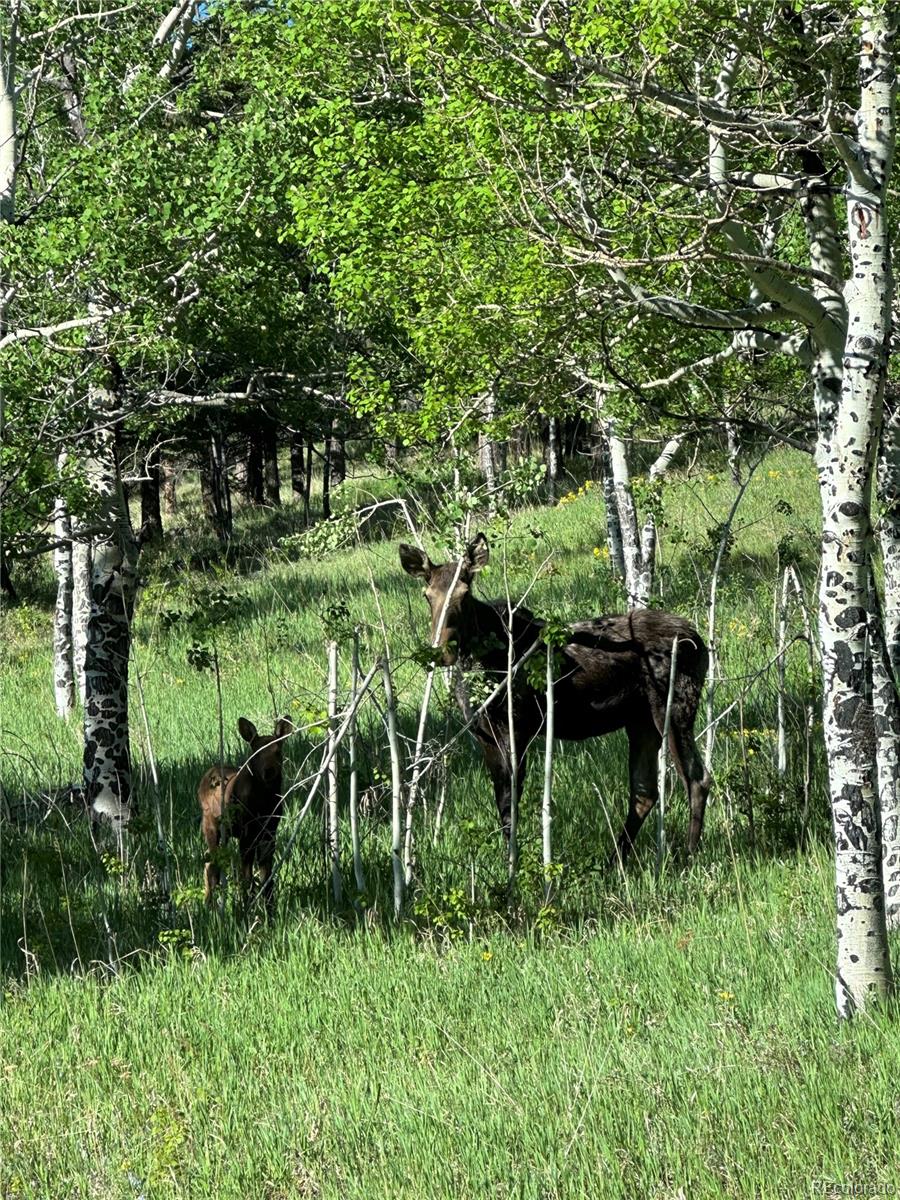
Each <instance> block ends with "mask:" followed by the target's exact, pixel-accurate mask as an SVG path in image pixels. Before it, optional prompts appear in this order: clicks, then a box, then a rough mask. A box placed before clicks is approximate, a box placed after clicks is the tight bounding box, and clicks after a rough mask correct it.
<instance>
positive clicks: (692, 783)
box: [669, 724, 712, 858]
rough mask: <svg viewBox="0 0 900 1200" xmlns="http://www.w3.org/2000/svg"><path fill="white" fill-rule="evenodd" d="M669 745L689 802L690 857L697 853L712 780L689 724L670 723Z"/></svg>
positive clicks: (688, 852)
mask: <svg viewBox="0 0 900 1200" xmlns="http://www.w3.org/2000/svg"><path fill="white" fill-rule="evenodd" d="M669 748H670V750H671V752H672V759H673V761H674V763H675V766H676V768H677V770H678V774H679V775H680V776H681V778H682V781H683V783H684V787H685V790H686V792H687V794H688V800H689V801H690V806H691V819H690V823H689V824H688V836H687V854H688V858H692V857H693V856H694V855H695V854H696V853H697V847H698V846H699V844H700V835H701V834H702V833H703V818H704V816H705V814H706V798H707V796H708V795H709V789H710V785H711V782H712V781H711V780H710V777H709V772H708V771H707V769H706V765H705V764H704V762H703V759H702V758H701V756H700V751H699V750H698V749H697V743H696V742H695V741H694V734H693V731H692V730H691V729H690V728H689V727H685V726H684V725H680V724H673V725H672V728H671V730H670V732H669Z"/></svg>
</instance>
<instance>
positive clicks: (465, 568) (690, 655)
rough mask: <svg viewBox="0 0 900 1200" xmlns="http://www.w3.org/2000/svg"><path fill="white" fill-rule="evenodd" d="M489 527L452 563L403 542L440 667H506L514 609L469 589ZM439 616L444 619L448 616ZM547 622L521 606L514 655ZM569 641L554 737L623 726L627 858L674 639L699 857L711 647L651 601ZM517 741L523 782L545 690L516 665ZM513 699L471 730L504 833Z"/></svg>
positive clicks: (678, 729)
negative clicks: (703, 700)
mask: <svg viewBox="0 0 900 1200" xmlns="http://www.w3.org/2000/svg"><path fill="white" fill-rule="evenodd" d="M488 555H489V550H488V544H487V539H486V538H485V536H484V534H483V533H479V534H478V535H477V537H476V538H475V539H474V541H472V542H470V543H469V545H468V546H467V547H466V550H465V553H464V554H463V556H462V559H461V560H459V561H457V562H448V563H439V564H435V563H433V562H432V561H431V559H430V558H429V557H428V555H427V554H426V553H425V552H424V551H423V550H419V549H418V548H416V547H415V546H407V545H401V546H400V563H401V565H402V567H403V569H404V570H405V571H406V572H407V574H409V575H413V576H415V577H416V578H417V579H421V580H423V582H424V584H425V587H424V589H423V591H424V594H425V598H426V600H427V601H428V604H429V606H430V608H431V617H432V643H433V644H434V645H436V646H438V647H439V648H440V649H441V650H442V652H443V662H444V665H445V666H452V664H453V663H455V662H456V660H457V657H458V656H460V655H462V656H464V657H471V658H474V659H476V660H477V661H478V662H479V663H480V664H481V666H482V667H483V668H484V669H485V670H486V671H488V672H494V673H498V674H505V673H506V670H507V665H508V663H507V654H508V647H509V638H510V631H509V606H508V604H507V602H506V601H505V600H494V601H489V602H486V601H484V600H479V599H477V598H476V597H475V596H474V595H473V594H472V582H473V580H474V577H475V575H476V574H477V572H478V571H480V570H481V568H482V567H484V566H485V565H486V564H487V561H488ZM442 616H443V625H442V624H441V618H442ZM543 624H544V623H543V621H541V620H540V618H538V617H536V616H534V614H533V613H531V612H529V611H528V609H526V608H521V607H520V608H518V609H515V610H514V613H513V618H512V641H513V652H514V657H515V661H517V662H518V661H519V660H520V659H521V657H522V656H523V655H524V654H525V653H526V652H527V650H528V648H529V647H531V646H532V645H534V643H535V641H536V640H537V639H539V638H540V633H541V629H542V628H543ZM570 629H571V641H569V642H568V643H567V644H566V645H565V646H564V647H563V648H562V656H563V659H564V666H563V668H562V669H561V670H560V672H559V674H558V678H557V681H556V685H555V697H554V701H555V702H554V710H553V715H554V728H555V732H556V736H557V737H560V738H563V739H564V740H567V741H583V740H584V739H585V738H590V737H598V736H600V735H601V734H604V733H611V732H612V731H613V730H615V729H625V730H626V732H627V733H628V743H629V756H628V767H629V775H630V785H631V786H630V793H631V795H630V802H629V806H628V816H627V818H626V820H625V825H624V828H623V829H622V833H621V835H620V836H619V839H618V857H619V860H620V861H624V860H625V858H626V857H627V855H628V853H629V851H630V850H631V849H632V847H633V845H634V840H635V838H636V837H637V834H638V831H639V830H640V828H641V825H642V824H643V822H644V819H645V818H646V816H647V814H648V813H649V812H650V811H651V809H652V808H653V806H654V804H655V803H656V801H657V799H658V795H659V793H658V786H657V762H658V759H657V755H658V752H659V748H660V745H661V743H662V730H663V723H664V720H665V711H666V701H667V697H668V690H669V675H670V671H671V660H672V644H673V641H674V639H675V638H676V637H677V638H678V652H677V662H676V670H677V674H676V678H675V691H674V696H673V700H672V709H671V714H670V726H669V730H670V734H669V742H670V747H671V753H672V758H673V760H674V762H675V765H676V767H677V769H678V773H679V774H680V776H681V778H682V780H683V781H684V785H685V788H686V789H687V792H688V797H689V799H690V808H691V816H690V824H689V828H688V838H687V849H688V855H692V854H693V853H694V852H695V851H696V849H697V845H698V843H699V841H700V834H701V833H702V831H703V816H704V812H705V810H706V798H707V795H708V794H709V788H710V779H709V776H708V774H707V772H706V767H705V766H704V763H703V759H702V758H701V757H700V754H699V752H698V750H697V746H696V743H695V741H694V733H693V729H694V718H695V717H696V714H697V705H698V703H699V700H700V692H701V690H702V688H703V682H704V680H705V678H706V669H707V665H708V660H709V655H708V652H707V649H706V646H705V645H704V643H703V641H702V639H701V638H700V635H699V634H698V633H697V631H696V629H694V627H693V626H692V625H691V624H690V623H689V622H687V621H685V620H684V618H683V617H679V616H675V615H674V614H673V613H666V612H659V611H658V610H655V609H635V610H633V611H632V612H629V613H624V614H619V615H614V616H606V617H595V618H593V619H592V620H589V621H577V622H575V624H573V625H572V626H570ZM513 696H514V700H513V744H514V745H515V749H516V760H517V767H516V778H517V779H518V780H521V779H523V778H524V769H525V756H526V752H527V750H528V746H529V744H530V743H531V742H532V741H533V739H534V738H535V736H536V735H537V734H538V733H539V732H540V730H541V728H542V726H543V723H544V712H545V708H546V696H545V695H544V694H543V693H542V692H541V691H539V690H537V689H535V688H534V687H532V686H531V685H530V684H529V683H528V682H527V681H526V680H525V678H524V677H523V673H522V672H519V673H518V674H517V676H516V679H515V683H514V685H513ZM508 713H509V708H508V697H507V695H506V694H505V692H503V693H501V694H500V695H499V696H498V697H497V698H496V699H495V700H494V701H493V702H492V703H491V704H490V705H489V706H488V707H487V709H486V710H485V712H484V713H483V714H482V715H481V716H480V717H479V718H478V720H477V722H476V725H475V735H476V737H477V738H478V741H479V742H480V744H481V748H482V751H483V753H484V761H485V765H486V767H487V769H488V771H489V773H490V776H491V779H492V780H493V784H494V795H495V797H496V801H497V810H498V812H499V814H500V822H501V825H502V826H503V830H504V832H505V833H506V834H507V836H508V835H509V829H510V808H511V798H512V771H511V754H510V736H509V716H508Z"/></svg>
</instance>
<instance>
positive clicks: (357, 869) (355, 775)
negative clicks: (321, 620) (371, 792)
mask: <svg viewBox="0 0 900 1200" xmlns="http://www.w3.org/2000/svg"><path fill="white" fill-rule="evenodd" d="M358 692H359V630H358V629H354V631H353V649H352V652H351V659H350V710H351V714H352V715H351V717H350V727H349V731H348V734H347V750H348V765H349V777H350V847H351V850H352V853H353V878H354V880H355V882H356V890H357V892H358V893H359V894H360V895H362V894H363V893H364V892H365V890H366V873H365V871H364V869H363V861H362V851H361V849H360V842H359V772H358V770H357V761H356V759H357V751H356V714H355V708H356V698H357V695H358Z"/></svg>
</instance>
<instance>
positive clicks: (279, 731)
mask: <svg viewBox="0 0 900 1200" xmlns="http://www.w3.org/2000/svg"><path fill="white" fill-rule="evenodd" d="M293 732H294V726H293V725H292V724H291V721H290V719H289V718H288V717H279V718H278V720H277V721H276V722H275V736H276V737H277V738H286V737H288V736H289V734H292V733H293Z"/></svg>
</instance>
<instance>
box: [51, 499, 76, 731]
mask: <svg viewBox="0 0 900 1200" xmlns="http://www.w3.org/2000/svg"><path fill="white" fill-rule="evenodd" d="M53 540H54V542H55V543H56V546H55V548H54V550H53V569H54V572H55V574H56V607H55V609H54V612H53V691H54V695H55V697H56V711H57V713H58V714H59V716H60V717H62V718H64V719H67V718H68V717H70V716H71V715H72V711H73V709H74V708H75V676H74V671H73V665H72V539H71V521H70V520H69V512H68V508H67V507H66V502H65V500H64V499H63V498H62V497H60V498H59V499H58V500H57V501H56V512H55V514H54V519H53Z"/></svg>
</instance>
